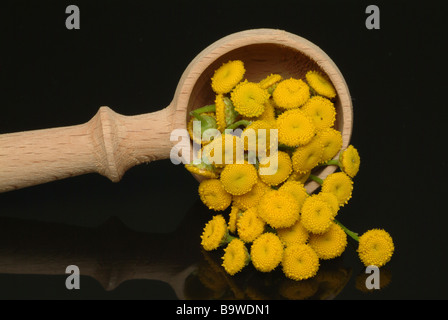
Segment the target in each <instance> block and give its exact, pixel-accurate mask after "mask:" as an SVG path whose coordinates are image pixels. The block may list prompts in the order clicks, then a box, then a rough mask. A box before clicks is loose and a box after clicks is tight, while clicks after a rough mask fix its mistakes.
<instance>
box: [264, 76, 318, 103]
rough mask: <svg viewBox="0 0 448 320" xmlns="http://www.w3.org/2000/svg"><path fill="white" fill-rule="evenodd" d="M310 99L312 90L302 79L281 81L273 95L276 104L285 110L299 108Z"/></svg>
mask: <svg viewBox="0 0 448 320" xmlns="http://www.w3.org/2000/svg"><path fill="white" fill-rule="evenodd" d="M309 97H310V88H309V87H308V85H307V84H306V83H305V82H304V81H303V80H301V79H293V78H290V79H286V80H283V81H281V82H280V83H279V84H278V85H277V86H276V87H275V90H274V92H273V93H272V98H273V99H274V102H275V104H276V105H277V106H278V107H280V108H283V109H293V108H298V107H300V106H301V105H303V104H304V103H305V102H306V101H307V100H308V99H309Z"/></svg>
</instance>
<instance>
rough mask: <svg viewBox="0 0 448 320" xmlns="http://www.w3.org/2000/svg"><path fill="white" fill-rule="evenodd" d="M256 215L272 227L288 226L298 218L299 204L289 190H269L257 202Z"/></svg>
mask: <svg viewBox="0 0 448 320" xmlns="http://www.w3.org/2000/svg"><path fill="white" fill-rule="evenodd" d="M258 215H259V216H260V218H261V219H263V220H264V221H265V222H266V223H268V224H269V225H270V226H271V227H273V228H288V227H290V226H292V225H293V224H294V223H295V222H296V221H297V220H298V219H299V204H298V203H297V200H296V199H295V198H294V196H293V195H292V194H290V193H289V192H286V191H280V190H270V191H268V192H266V194H265V196H264V197H263V199H261V201H260V203H259V204H258Z"/></svg>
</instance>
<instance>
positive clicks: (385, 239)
mask: <svg viewBox="0 0 448 320" xmlns="http://www.w3.org/2000/svg"><path fill="white" fill-rule="evenodd" d="M394 249H395V248H394V243H393V240H392V237H391V236H390V234H389V233H388V232H387V231H385V230H383V229H372V230H369V231H367V232H366V233H364V234H363V235H361V236H360V237H359V245H358V254H359V258H360V259H361V261H362V263H364V265H365V266H366V267H367V266H370V265H373V266H377V267H378V268H380V267H382V266H384V265H385V264H386V263H388V262H389V261H390V259H391V258H392V255H393V253H394Z"/></svg>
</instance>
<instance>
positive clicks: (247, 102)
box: [230, 81, 269, 117]
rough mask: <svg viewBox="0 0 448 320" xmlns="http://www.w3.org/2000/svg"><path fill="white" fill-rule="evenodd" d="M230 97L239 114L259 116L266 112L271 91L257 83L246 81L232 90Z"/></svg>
mask: <svg viewBox="0 0 448 320" xmlns="http://www.w3.org/2000/svg"><path fill="white" fill-rule="evenodd" d="M230 98H231V99H232V102H233V105H234V106H235V110H236V111H237V112H238V113H239V114H241V115H243V116H246V117H258V116H259V115H261V114H262V113H263V112H264V108H265V107H264V105H265V103H266V102H267V101H268V99H269V93H268V92H267V91H266V90H264V89H262V88H261V87H260V86H259V85H258V84H257V83H254V82H248V81H244V82H241V83H240V84H238V85H237V86H236V88H235V89H234V90H233V91H232V92H231V94H230Z"/></svg>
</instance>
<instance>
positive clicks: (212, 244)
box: [201, 215, 228, 251]
mask: <svg viewBox="0 0 448 320" xmlns="http://www.w3.org/2000/svg"><path fill="white" fill-rule="evenodd" d="M227 234H228V232H227V223H226V220H225V219H224V217H223V216H222V215H216V216H214V217H213V218H212V219H211V220H210V221H209V222H207V224H206V225H205V227H204V231H203V232H202V235H201V239H202V242H201V245H202V247H203V248H204V249H205V250H206V251H211V250H215V249H217V248H218V247H219V246H221V245H222V244H223V243H224V241H225V239H226V237H227Z"/></svg>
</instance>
